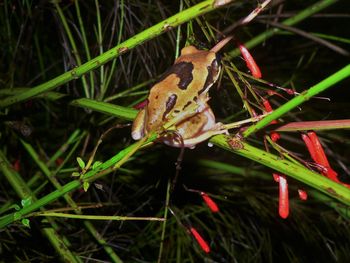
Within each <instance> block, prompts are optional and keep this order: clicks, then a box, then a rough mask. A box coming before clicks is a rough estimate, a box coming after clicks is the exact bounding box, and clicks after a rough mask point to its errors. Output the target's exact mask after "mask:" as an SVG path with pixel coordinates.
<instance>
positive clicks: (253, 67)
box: [238, 44, 262, 79]
mask: <svg viewBox="0 0 350 263" xmlns="http://www.w3.org/2000/svg"><path fill="white" fill-rule="evenodd" d="M238 48H239V50H240V51H241V53H242V56H243V58H244V60H245V63H246V65H247V68H248V69H249V70H250V72H251V73H252V76H253V77H254V78H257V79H261V76H262V75H261V71H260V68H259V67H258V65H257V64H256V62H255V60H254V58H253V56H252V55H251V54H250V52H249V51H248V49H247V48H246V47H245V46H243V45H242V44H239V45H238Z"/></svg>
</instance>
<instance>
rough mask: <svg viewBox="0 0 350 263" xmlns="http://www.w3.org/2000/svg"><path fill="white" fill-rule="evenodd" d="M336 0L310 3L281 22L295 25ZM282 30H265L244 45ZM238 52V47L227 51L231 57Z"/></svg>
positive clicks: (247, 45) (256, 43)
mask: <svg viewBox="0 0 350 263" xmlns="http://www.w3.org/2000/svg"><path fill="white" fill-rule="evenodd" d="M337 1H338V0H322V1H319V2H317V3H316V4H313V5H311V6H310V7H307V8H305V9H304V10H303V11H301V12H300V13H298V14H296V15H295V16H293V17H291V18H288V19H286V20H285V21H283V22H282V24H283V25H286V26H292V25H296V24H298V23H299V22H301V21H303V20H304V19H306V18H308V17H310V16H312V15H313V14H315V13H317V12H319V11H321V10H322V9H325V8H326V7H328V6H330V5H332V4H334V3H336V2H337ZM281 31H282V30H280V29H278V28H273V29H270V30H267V31H265V32H264V33H262V34H260V35H258V36H256V37H254V38H253V39H252V40H250V41H248V42H246V43H244V45H245V46H246V48H248V49H251V48H253V47H255V46H257V45H259V44H261V43H263V42H264V41H266V39H268V38H270V37H272V36H273V35H275V34H277V33H279V32H281ZM239 54H240V51H239V49H238V48H236V49H234V50H233V51H231V52H230V53H229V56H231V57H236V56H238V55H239Z"/></svg>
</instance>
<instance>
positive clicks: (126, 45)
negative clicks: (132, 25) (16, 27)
mask: <svg viewBox="0 0 350 263" xmlns="http://www.w3.org/2000/svg"><path fill="white" fill-rule="evenodd" d="M217 2H218V1H217V0H206V1H203V2H200V3H199V4H197V5H195V6H193V7H190V8H188V9H186V10H184V11H182V12H179V13H177V14H176V15H174V16H171V17H169V18H168V19H165V20H163V21H161V22H160V23H158V24H156V25H154V26H152V27H150V28H148V29H146V30H144V31H142V32H141V33H138V34H137V35H135V36H133V37H132V38H129V39H128V40H126V41H124V42H123V43H121V44H118V45H117V46H115V47H113V48H111V49H110V50H108V51H106V52H105V53H103V54H102V55H100V56H98V57H96V58H94V59H92V60H90V61H88V62H86V63H84V64H83V65H81V66H79V67H76V68H74V69H72V70H70V71H67V72H65V73H63V74H62V75H60V76H58V77H56V78H54V79H51V80H49V81H48V82H45V83H43V84H40V85H38V86H36V87H34V88H32V89H30V90H29V91H27V92H24V93H21V94H18V95H17V96H12V97H9V98H5V99H4V100H1V101H0V108H5V107H8V106H11V105H13V104H15V103H19V102H22V101H24V100H27V99H30V98H32V97H35V96H37V95H39V94H41V93H43V92H47V91H50V90H52V89H54V88H57V87H58V86H61V85H63V84H65V83H67V82H69V81H71V80H73V79H78V78H80V77H81V76H82V75H84V74H86V73H88V72H90V71H91V70H93V69H96V68H98V67H100V66H101V65H104V64H106V63H107V62H108V61H110V60H112V59H115V58H116V57H118V56H119V55H120V54H122V53H125V52H127V51H128V50H130V49H132V48H134V47H136V46H138V45H140V44H142V43H143V42H145V41H148V40H150V39H152V38H155V37H157V36H159V35H161V34H163V33H165V32H167V31H169V30H170V29H172V28H174V27H177V26H178V25H181V24H183V23H185V22H187V21H188V20H190V19H193V18H195V17H197V16H200V15H203V14H205V13H208V12H210V11H213V10H215V9H217V8H219V7H221V6H220V5H218V4H217ZM229 2H230V1H229Z"/></svg>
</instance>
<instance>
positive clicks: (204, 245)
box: [190, 227, 210, 253]
mask: <svg viewBox="0 0 350 263" xmlns="http://www.w3.org/2000/svg"><path fill="white" fill-rule="evenodd" d="M190 231H191V234H192V235H193V237H194V238H195V239H196V241H197V242H198V244H199V246H200V247H201V249H202V250H203V251H204V252H205V253H209V252H210V247H209V245H208V243H207V242H206V241H205V240H204V239H203V237H202V236H201V235H200V234H199V233H198V231H197V230H196V229H195V228H194V227H191V228H190Z"/></svg>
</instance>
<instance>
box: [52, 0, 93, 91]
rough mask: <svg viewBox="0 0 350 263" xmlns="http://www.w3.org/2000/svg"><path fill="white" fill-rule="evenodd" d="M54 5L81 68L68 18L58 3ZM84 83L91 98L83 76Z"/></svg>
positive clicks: (85, 89)
mask: <svg viewBox="0 0 350 263" xmlns="http://www.w3.org/2000/svg"><path fill="white" fill-rule="evenodd" d="M54 5H55V8H56V10H57V12H58V15H59V17H60V19H61V22H62V25H63V28H64V30H65V32H66V34H67V36H68V39H69V42H70V45H71V46H72V53H73V55H74V58H75V61H76V63H77V66H81V64H82V62H81V58H80V55H79V52H78V48H77V45H76V44H75V40H74V37H73V35H72V32H71V30H70V28H69V26H68V22H67V20H66V17H65V16H64V14H63V11H62V9H61V7H60V5H59V4H58V2H54ZM82 82H83V87H84V92H85V97H87V98H90V93H89V89H88V85H87V82H86V78H85V76H82Z"/></svg>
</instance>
